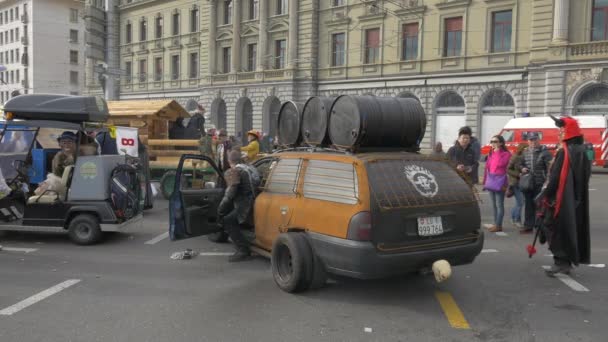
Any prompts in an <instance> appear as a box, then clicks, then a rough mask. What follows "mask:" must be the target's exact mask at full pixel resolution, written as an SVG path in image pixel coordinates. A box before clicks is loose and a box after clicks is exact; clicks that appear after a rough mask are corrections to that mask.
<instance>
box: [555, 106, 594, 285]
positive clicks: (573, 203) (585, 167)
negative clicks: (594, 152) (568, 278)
mask: <svg viewBox="0 0 608 342" xmlns="http://www.w3.org/2000/svg"><path fill="white" fill-rule="evenodd" d="M552 118H553V120H555V124H556V126H557V127H559V128H560V137H561V140H562V146H561V148H560V149H559V150H558V152H557V154H556V155H555V160H554V162H553V165H552V166H551V171H550V173H549V177H548V179H547V182H546V185H545V187H546V189H545V191H544V199H543V201H544V203H545V205H546V207H547V208H549V210H547V211H546V212H545V226H546V227H545V228H546V233H547V241H548V242H549V249H550V250H551V252H552V253H553V259H554V262H555V265H553V266H552V267H551V268H550V269H547V270H546V273H547V275H548V276H551V277H553V276H555V274H557V273H563V274H568V273H569V272H570V270H571V269H572V265H576V266H578V265H579V264H588V263H589V262H590V247H591V246H590V245H591V241H590V236H589V226H590V223H589V178H590V176H591V163H590V161H589V159H588V158H587V155H586V148H585V145H584V140H583V134H582V132H581V129H580V126H579V124H578V122H577V121H576V119H574V118H572V117H561V118H559V119H557V118H555V117H553V116H552Z"/></svg>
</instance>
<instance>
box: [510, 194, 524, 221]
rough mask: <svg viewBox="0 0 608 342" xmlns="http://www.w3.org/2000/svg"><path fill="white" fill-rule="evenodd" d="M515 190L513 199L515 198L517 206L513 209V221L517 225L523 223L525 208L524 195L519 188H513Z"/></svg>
mask: <svg viewBox="0 0 608 342" xmlns="http://www.w3.org/2000/svg"><path fill="white" fill-rule="evenodd" d="M511 189H513V197H514V198H515V206H514V207H513V209H511V220H513V222H515V223H521V210H522V209H523V207H524V193H523V192H521V189H520V188H519V186H517V185H515V186H513V187H511Z"/></svg>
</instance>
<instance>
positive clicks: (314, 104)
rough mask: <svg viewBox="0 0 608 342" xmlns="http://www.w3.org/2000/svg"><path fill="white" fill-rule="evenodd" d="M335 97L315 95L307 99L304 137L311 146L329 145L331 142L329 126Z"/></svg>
mask: <svg viewBox="0 0 608 342" xmlns="http://www.w3.org/2000/svg"><path fill="white" fill-rule="evenodd" d="M335 100H336V98H335V97H317V96H313V97H311V98H309V99H308V101H306V104H304V109H303V113H302V137H303V138H304V141H305V142H306V143H307V144H308V145H311V146H327V145H329V144H330V143H331V141H330V139H329V134H328V132H327V127H328V124H329V114H330V113H331V106H332V105H333V103H334V101H335Z"/></svg>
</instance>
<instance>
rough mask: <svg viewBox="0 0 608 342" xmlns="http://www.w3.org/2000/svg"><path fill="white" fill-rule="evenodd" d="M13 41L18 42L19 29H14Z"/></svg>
mask: <svg viewBox="0 0 608 342" xmlns="http://www.w3.org/2000/svg"><path fill="white" fill-rule="evenodd" d="M15 40H16V41H19V28H18V27H17V28H15Z"/></svg>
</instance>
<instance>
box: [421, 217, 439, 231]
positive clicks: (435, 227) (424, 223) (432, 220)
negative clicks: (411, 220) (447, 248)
mask: <svg viewBox="0 0 608 342" xmlns="http://www.w3.org/2000/svg"><path fill="white" fill-rule="evenodd" d="M441 234H443V224H442V222H441V216H428V217H419V218H418V235H420V236H435V235H441Z"/></svg>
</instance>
